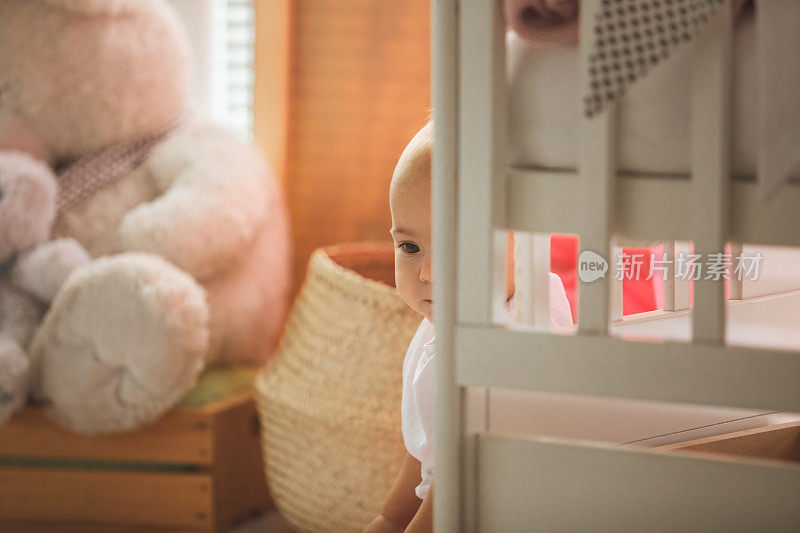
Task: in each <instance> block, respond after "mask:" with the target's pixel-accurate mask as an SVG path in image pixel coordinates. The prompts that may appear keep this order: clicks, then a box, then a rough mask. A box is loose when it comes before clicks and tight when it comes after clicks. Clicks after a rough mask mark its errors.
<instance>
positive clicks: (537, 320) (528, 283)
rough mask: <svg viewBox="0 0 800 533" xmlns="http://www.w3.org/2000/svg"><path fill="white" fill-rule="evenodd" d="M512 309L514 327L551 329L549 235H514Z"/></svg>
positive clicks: (538, 329) (537, 329)
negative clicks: (514, 320)
mask: <svg viewBox="0 0 800 533" xmlns="http://www.w3.org/2000/svg"><path fill="white" fill-rule="evenodd" d="M514 251H515V253H514V256H515V264H514V307H515V309H516V314H517V317H516V318H517V320H516V323H517V324H523V325H526V326H531V327H533V328H534V329H535V330H536V331H549V329H550V235H549V234H545V233H515V234H514Z"/></svg>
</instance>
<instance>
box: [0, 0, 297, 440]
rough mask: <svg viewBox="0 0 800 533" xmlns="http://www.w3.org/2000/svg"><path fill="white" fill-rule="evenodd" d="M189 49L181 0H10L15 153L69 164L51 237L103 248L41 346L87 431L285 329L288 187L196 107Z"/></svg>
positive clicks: (62, 413)
mask: <svg viewBox="0 0 800 533" xmlns="http://www.w3.org/2000/svg"><path fill="white" fill-rule="evenodd" d="M190 60H191V58H190V54H189V45H188V39H187V36H186V33H185V30H184V29H183V27H182V26H181V24H180V20H179V18H178V16H177V14H176V12H175V10H174V8H173V6H171V5H170V3H169V2H168V1H166V0H0V154H2V153H5V152H6V151H11V150H13V151H16V152H17V153H22V154H24V157H27V158H30V159H31V160H32V161H40V162H42V163H43V164H46V165H47V166H48V167H49V168H50V169H51V170H52V171H53V173H54V174H55V175H56V179H57V181H58V185H59V192H58V197H57V201H56V215H55V220H54V223H53V230H52V231H53V237H54V238H67V237H68V238H72V239H74V240H75V241H77V242H78V243H80V244H81V245H82V246H83V247H84V248H85V249H86V250H87V251H88V253H89V255H90V257H91V260H90V261H89V262H88V263H87V264H85V265H83V266H80V267H79V268H77V269H76V270H75V271H74V272H73V273H72V274H71V275H70V276H69V278H67V279H66V281H65V282H64V284H63V286H61V287H60V289H59V290H58V291H57V293H56V294H55V297H54V298H53V301H52V304H51V306H50V308H49V310H48V311H47V313H46V315H45V317H44V319H43V322H42V324H41V325H40V326H39V328H38V329H37V331H36V332H35V334H34V337H33V340H32V341H31V343H30V346H29V351H30V355H31V357H32V358H33V359H34V360H35V361H37V364H38V370H37V372H38V376H37V381H36V385H35V389H34V393H35V395H36V396H37V397H40V398H42V399H44V400H46V401H47V402H48V405H49V407H48V413H49V414H50V415H51V416H52V417H53V418H55V419H56V420H57V421H58V422H59V423H61V424H62V425H64V426H65V427H67V428H69V429H71V430H73V431H76V432H79V433H84V434H93V433H101V432H121V431H128V430H132V429H134V428H138V427H141V426H143V425H145V424H148V423H150V422H152V421H154V420H156V419H157V418H159V417H160V416H161V415H163V414H164V413H165V412H166V411H167V410H168V409H169V408H170V407H172V406H173V405H174V404H175V403H176V402H177V401H178V400H179V399H180V398H181V397H182V396H183V395H184V394H185V393H186V392H187V391H188V390H189V389H190V388H191V387H192V386H193V385H194V384H195V383H196V380H197V377H198V375H199V373H200V372H201V371H202V370H203V369H204V368H207V367H210V366H220V365H230V364H248V365H254V366H255V365H260V364H263V363H265V362H266V360H267V359H268V358H269V357H270V355H271V354H272V353H273V351H274V349H275V347H276V344H277V339H278V335H279V333H280V331H281V328H282V325H283V320H284V317H285V313H286V307H287V301H286V300H287V296H288V288H289V252H290V250H289V236H288V220H287V214H286V207H285V204H284V200H283V198H282V195H281V192H280V189H279V187H278V184H277V182H276V180H275V179H274V178H273V177H272V175H271V173H270V171H269V167H268V165H267V164H266V162H265V161H264V159H263V157H262V156H261V154H260V152H259V151H258V150H257V149H256V148H255V147H253V146H251V145H249V144H246V143H243V142H241V141H240V140H238V138H236V137H235V136H234V135H233V134H232V133H230V132H228V131H227V130H225V129H224V128H222V127H221V126H219V125H217V124H214V123H213V122H211V121H210V120H209V119H207V118H205V117H204V116H203V115H202V113H201V110H193V109H191V108H190V107H189V105H188V103H187V102H188V100H187V89H188V80H189V74H190V68H191V67H190ZM31 164H32V163H31ZM4 171H5V169H4V168H3V166H2V164H1V163H0V173H2V172H4ZM9 171H10V172H13V169H9ZM0 231H2V228H0Z"/></svg>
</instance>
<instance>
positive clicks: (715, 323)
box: [690, 2, 733, 343]
mask: <svg viewBox="0 0 800 533" xmlns="http://www.w3.org/2000/svg"><path fill="white" fill-rule="evenodd" d="M732 41H733V7H732V5H731V2H722V4H721V5H720V6H719V8H718V11H717V13H715V14H714V16H712V17H711V20H710V21H709V22H708V24H707V25H706V26H705V27H703V28H702V29H701V30H700V31H699V32H698V34H697V35H696V36H695V38H694V40H693V43H692V46H693V48H692V53H693V55H692V93H691V105H690V108H691V114H692V116H691V139H692V144H691V146H692V156H691V157H692V182H691V183H692V203H691V206H692V216H691V217H690V218H691V219H692V222H693V225H694V227H693V228H692V238H691V240H692V241H693V242H694V247H695V253H696V254H699V255H700V258H701V261H702V266H703V273H702V275H700V276H699V277H698V279H696V280H695V283H694V304H693V307H694V314H693V323H694V330H693V331H694V338H695V339H696V340H702V341H707V342H719V343H722V342H724V340H723V339H724V336H725V307H724V304H725V283H724V278H720V279H718V280H713V279H706V277H707V276H706V272H705V267H706V265H707V258H708V256H709V254H712V253H723V252H724V250H725V241H726V238H727V233H728V226H729V222H728V215H729V205H730V179H729V176H730V167H731V165H730V159H731V148H730V146H731V139H730V131H731V127H730V124H731V123H732V119H731V114H732V109H731V92H732V90H733V89H732V76H731V73H732V61H733V51H732Z"/></svg>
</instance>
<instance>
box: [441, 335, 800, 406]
mask: <svg viewBox="0 0 800 533" xmlns="http://www.w3.org/2000/svg"><path fill="white" fill-rule="evenodd" d="M455 345H456V351H457V353H458V360H457V361H456V364H457V368H456V381H457V383H459V384H462V385H487V386H490V387H510V388H525V389H533V390H540V391H550V392H565V393H572V394H588V395H594V396H612V397H618V398H641V399H647V400H659V401H675V402H685V403H700V404H708V405H727V406H732V407H746V408H755V409H776V410H789V411H791V410H795V411H800V387H798V386H797V382H798V380H797V376H800V356H798V353H797V352H796V351H794V352H792V351H785V350H778V349H769V348H763V349H757V348H745V347H740V346H725V345H723V344H719V343H700V342H694V343H683V342H674V341H663V342H634V341H633V340H623V339H619V338H615V337H609V336H606V335H591V334H576V335H548V334H542V333H535V332H532V331H521V330H508V329H504V328H497V327H478V326H460V327H458V328H457V329H456V344H455ZM767 383H768V384H769V386H765V384H767Z"/></svg>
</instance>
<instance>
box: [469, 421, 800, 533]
mask: <svg viewBox="0 0 800 533" xmlns="http://www.w3.org/2000/svg"><path fill="white" fill-rule="evenodd" d="M478 456H479V469H478V478H479V479H480V487H479V490H478V493H479V503H478V506H479V512H480V516H481V529H482V530H484V531H609V532H611V531H663V532H671V531H741V532H745V531H787V532H788V531H796V530H797V525H798V524H799V523H800V506H798V504H797V495H798V494H800V467H798V466H797V465H796V464H791V463H784V464H779V463H777V462H767V461H763V460H762V461H758V460H744V459H740V458H736V459H733V458H731V459H728V460H719V459H710V458H708V457H701V456H698V455H697V454H689V453H688V452H687V453H683V454H678V453H674V452H673V453H668V452H654V451H650V450H641V449H630V448H623V447H619V446H614V445H603V444H591V443H578V442H575V441H568V440H565V439H564V440H562V439H554V438H541V439H536V438H531V439H521V438H510V437H501V436H495V435H481V436H480V437H479V438H478Z"/></svg>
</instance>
